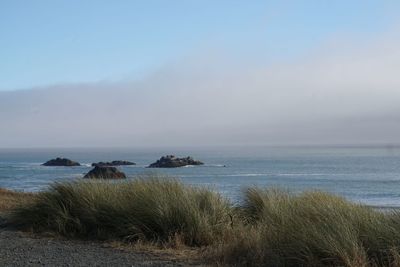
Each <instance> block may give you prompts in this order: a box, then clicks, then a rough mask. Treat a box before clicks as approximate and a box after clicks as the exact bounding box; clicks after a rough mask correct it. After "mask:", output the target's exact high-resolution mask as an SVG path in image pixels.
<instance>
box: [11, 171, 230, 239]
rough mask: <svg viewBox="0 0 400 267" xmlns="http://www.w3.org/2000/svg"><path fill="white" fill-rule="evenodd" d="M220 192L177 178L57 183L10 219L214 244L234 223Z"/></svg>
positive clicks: (84, 232)
mask: <svg viewBox="0 0 400 267" xmlns="http://www.w3.org/2000/svg"><path fill="white" fill-rule="evenodd" d="M229 212H230V206H229V204H228V202H227V201H226V200H225V199H224V198H222V197H221V196H220V195H219V194H217V193H214V192H212V191H210V190H207V189H198V188H193V187H190V186H184V185H183V184H181V183H180V182H178V181H175V180H161V179H148V180H144V179H139V180H134V181H129V182H122V183H111V182H105V181H81V182H71V183H58V184H54V185H53V186H52V187H51V188H50V189H49V190H48V191H45V192H42V193H39V194H38V196H37V198H36V199H35V201H34V202H32V203H30V204H28V205H24V206H20V207H19V208H17V209H15V210H14V212H12V214H11V217H10V219H9V220H10V222H11V223H14V224H15V225H19V226H21V227H25V228H26V227H29V228H32V229H33V230H35V231H48V230H51V231H55V232H57V233H60V234H62V235H65V236H76V237H85V238H96V239H122V240H138V239H141V240H148V241H160V242H165V241H168V240H170V239H171V238H174V237H175V236H179V238H181V239H182V240H181V241H182V242H183V243H184V244H186V245H190V246H201V245H208V244H211V243H212V242H213V241H214V240H215V239H216V238H217V237H218V236H220V235H221V234H222V231H223V230H224V228H225V227H226V225H228V224H229V223H230V217H229V215H228V214H229Z"/></svg>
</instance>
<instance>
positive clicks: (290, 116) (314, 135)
mask: <svg viewBox="0 0 400 267" xmlns="http://www.w3.org/2000/svg"><path fill="white" fill-rule="evenodd" d="M399 15H400V2H399V1H385V0H382V1H368V0H364V1H357V0H354V1H348V0H347V1H340V0H338V1H322V0H319V1H316V0H315V1H313V0H309V1H300V0H299V1H295V0H293V1H285V0H283V1H282V0H281V1H155V0H149V1H122V0H121V1H118V0H117V1H90V0H88V1H63V0H58V1H50V0H48V1H45V0H37V1H22V0H13V1H6V0H0V43H1V45H0V48H1V49H0V123H1V125H2V126H1V131H0V147H84V146H90V147H92V146H93V147H96V146H158V145H159V146H168V145H171V146H189V145H237V144H239V145H302V144H398V143H400V110H399V109H400V107H399V105H398V103H400V102H399V101H400V80H399V79H398V73H399V69H400V52H399V51H398V47H399V45H400V36H399V33H400V31H399V26H400V21H399V19H398V18H399Z"/></svg>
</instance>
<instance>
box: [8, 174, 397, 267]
mask: <svg viewBox="0 0 400 267" xmlns="http://www.w3.org/2000/svg"><path fill="white" fill-rule="evenodd" d="M9 222H10V223H12V224H14V225H17V226H20V227H25V228H31V229H32V230H34V231H54V232H57V233H59V234H62V235H65V236H74V237H81V238H95V239H112V240H127V241H131V240H143V241H151V242H161V243H165V242H169V241H171V240H173V239H174V238H179V240H180V241H181V242H182V243H183V244H185V245H187V246H207V249H206V250H205V251H206V255H205V256H207V258H208V259H209V260H210V261H211V262H212V263H213V264H218V265H227V266H289V267H290V266H348V267H358V266H371V267H372V266H400V254H399V251H400V214H398V213H396V212H390V213H389V212H380V211H376V210H374V209H372V208H368V207H365V206H362V205H358V204H354V203H351V202H349V201H346V200H345V199H343V198H340V197H337V196H334V195H331V194H327V193H321V192H305V193H302V194H291V193H288V192H284V191H280V190H266V189H260V188H249V189H247V190H246V191H245V193H244V198H243V201H242V204H241V205H239V206H235V205H233V204H232V203H230V202H229V201H227V200H226V199H224V198H223V197H221V196H220V195H219V194H218V193H216V192H213V191H211V190H208V189H204V188H195V187H191V186H187V185H183V184H181V183H180V182H178V181H176V180H170V179H148V178H147V179H138V180H133V181H123V182H118V183H114V182H107V181H80V182H71V183H59V184H54V185H53V186H52V187H51V188H50V189H49V190H47V191H44V192H41V193H39V194H38V195H36V196H35V197H34V198H33V199H32V201H31V202H30V203H26V202H24V203H23V205H20V206H19V207H17V208H15V209H14V210H13V212H12V213H11V215H10V217H9Z"/></svg>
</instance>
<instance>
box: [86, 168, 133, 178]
mask: <svg viewBox="0 0 400 267" xmlns="http://www.w3.org/2000/svg"><path fill="white" fill-rule="evenodd" d="M83 178H91V179H124V178H126V175H125V173H123V172H121V171H119V170H118V169H117V168H115V167H110V166H95V167H94V168H93V169H92V170H91V171H90V172H88V173H87V174H86V175H85V176H84V177H83Z"/></svg>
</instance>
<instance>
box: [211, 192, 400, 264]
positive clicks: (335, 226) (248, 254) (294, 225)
mask: <svg viewBox="0 0 400 267" xmlns="http://www.w3.org/2000/svg"><path fill="white" fill-rule="evenodd" d="M240 210H241V211H240V213H241V215H240V216H241V218H242V221H243V225H242V226H240V227H238V228H237V229H236V230H235V231H236V232H235V233H233V234H231V236H230V238H229V239H230V240H229V242H225V243H224V244H222V245H220V246H219V248H218V249H217V250H213V255H214V257H215V258H216V259H217V260H218V261H220V262H221V263H225V264H228V265H237V266H354V267H356V266H400V265H398V264H399V263H400V262H399V250H398V248H400V217H399V215H398V214H397V213H390V214H389V213H382V212H379V211H375V210H373V209H371V208H368V207H364V206H361V205H357V204H353V203H350V202H348V201H346V200H344V199H342V198H340V197H336V196H333V195H330V194H326V193H321V192H306V193H303V194H300V195H293V194H289V193H286V192H283V191H279V190H262V189H258V188H250V189H248V190H246V192H245V198H244V204H243V206H242V207H241V209H240ZM215 258H214V259H215Z"/></svg>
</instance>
